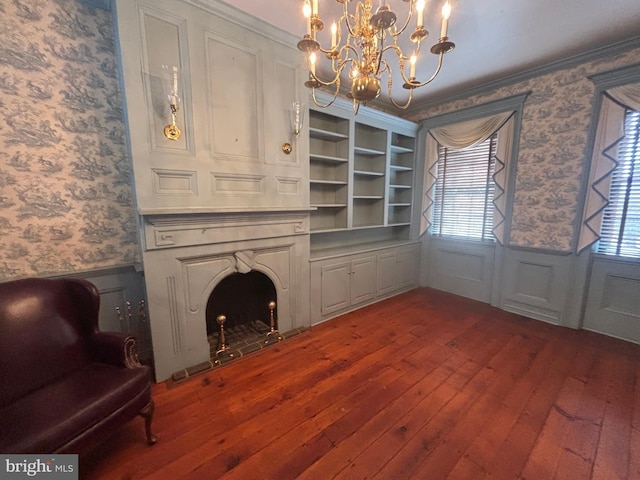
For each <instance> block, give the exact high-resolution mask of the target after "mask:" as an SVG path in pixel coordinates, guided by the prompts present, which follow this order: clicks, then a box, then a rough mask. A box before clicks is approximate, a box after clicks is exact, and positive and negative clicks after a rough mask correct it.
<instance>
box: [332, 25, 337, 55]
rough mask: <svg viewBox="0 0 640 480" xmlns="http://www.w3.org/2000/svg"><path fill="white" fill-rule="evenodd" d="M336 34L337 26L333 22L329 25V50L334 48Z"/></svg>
mask: <svg viewBox="0 0 640 480" xmlns="http://www.w3.org/2000/svg"><path fill="white" fill-rule="evenodd" d="M337 34H338V24H337V23H336V22H333V23H332V24H331V50H333V49H334V48H336V36H337Z"/></svg>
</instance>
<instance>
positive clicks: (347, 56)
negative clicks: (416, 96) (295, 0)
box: [298, 0, 455, 112]
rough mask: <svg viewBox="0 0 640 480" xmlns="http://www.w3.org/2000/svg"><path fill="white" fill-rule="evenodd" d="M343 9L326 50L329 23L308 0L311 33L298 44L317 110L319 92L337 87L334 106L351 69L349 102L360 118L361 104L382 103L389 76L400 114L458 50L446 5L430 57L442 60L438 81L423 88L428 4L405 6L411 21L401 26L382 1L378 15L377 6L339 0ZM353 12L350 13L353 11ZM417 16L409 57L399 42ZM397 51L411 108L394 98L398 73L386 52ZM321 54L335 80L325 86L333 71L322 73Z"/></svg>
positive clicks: (411, 1)
mask: <svg viewBox="0 0 640 480" xmlns="http://www.w3.org/2000/svg"><path fill="white" fill-rule="evenodd" d="M337 1H338V2H339V3H342V7H343V8H342V12H343V13H342V16H341V17H340V19H339V20H338V21H333V22H332V25H331V32H330V35H329V38H330V39H331V45H330V48H326V49H325V48H323V47H322V46H321V45H320V43H319V41H318V37H317V33H318V32H319V31H321V30H322V29H323V28H324V22H323V20H321V19H320V16H319V13H318V11H319V5H318V4H319V0H305V3H304V7H303V14H304V17H305V19H306V22H307V33H306V34H305V35H304V36H303V38H302V39H301V40H300V41H299V42H298V49H299V50H300V51H302V52H304V53H305V54H306V56H307V66H308V69H309V79H308V80H307V81H306V82H305V86H307V87H308V88H311V89H312V99H313V101H314V103H315V104H316V105H317V106H318V107H321V108H322V107H325V106H328V105H330V104H331V103H333V100H332V101H330V102H329V104H328V105H320V104H318V102H317V101H316V96H315V89H316V88H319V87H334V88H335V92H334V94H333V95H334V100H335V97H336V96H337V95H338V93H339V89H340V77H341V75H342V74H343V72H345V68H346V67H347V65H348V66H349V78H350V81H351V89H350V93H349V94H348V95H347V96H348V97H350V98H352V99H353V103H354V111H355V112H357V110H358V108H359V105H360V104H366V103H367V102H368V101H371V100H374V99H376V98H378V96H379V95H380V84H381V80H382V77H383V75H386V76H387V84H388V96H389V100H390V101H391V102H392V104H393V105H395V106H396V107H398V108H402V109H404V108H407V107H408V106H409V104H410V103H411V100H412V98H413V90H414V89H415V88H418V87H422V86H424V85H426V84H427V83H430V82H432V81H433V80H434V79H435V78H436V76H437V75H438V74H439V73H440V69H441V68H442V61H443V56H444V54H445V53H448V52H450V51H451V50H453V49H454V47H455V44H454V43H453V42H451V41H449V38H448V37H447V32H448V28H449V20H450V15H451V4H450V1H449V0H446V1H445V3H444V5H443V6H442V25H441V30H440V38H439V40H438V41H437V42H436V43H435V44H434V45H433V46H432V47H431V48H430V51H431V53H433V54H435V55H437V56H438V61H437V66H436V69H435V72H434V73H433V75H432V76H431V77H430V78H428V79H427V80H426V81H423V82H420V81H418V80H417V78H416V68H417V64H418V62H419V61H421V55H420V46H421V42H422V41H423V40H425V39H426V38H427V36H428V35H429V32H428V31H427V30H426V29H425V28H424V23H425V22H424V20H425V12H424V9H425V0H405V2H404V3H405V4H407V7H406V8H407V14H406V21H405V22H404V23H403V24H402V25H401V27H399V26H398V24H397V14H396V12H393V11H392V10H391V7H390V6H389V4H388V2H387V1H386V0H381V1H380V3H379V6H378V8H377V9H374V7H373V4H372V3H373V0H358V1H355V0H337ZM352 4H353V9H352V11H350V5H352ZM414 16H415V30H414V31H413V32H412V33H411V34H410V36H409V39H410V40H411V42H412V43H413V44H414V47H413V52H412V53H411V55H409V56H407V55H405V54H404V53H403V52H402V48H401V47H400V44H399V39H400V38H401V36H402V35H403V33H404V32H405V29H406V28H407V27H408V26H409V25H410V24H411V25H413V23H412V20H413V18H414ZM341 26H343V27H345V34H346V35H345V37H344V38H343V36H342V28H341ZM389 50H392V51H393V52H394V53H395V55H396V62H397V65H398V69H399V70H400V77H401V79H402V81H403V87H404V88H405V89H406V90H408V95H407V96H408V98H407V99H406V103H403V102H398V101H397V100H396V99H394V98H392V84H393V71H392V69H391V66H390V65H391V64H390V63H389V59H388V57H386V55H389V54H388V53H387V52H388V51H389ZM318 52H322V53H324V54H325V55H324V56H326V58H327V59H328V60H329V61H330V70H329V73H330V74H331V75H332V77H331V78H329V79H327V80H323V79H322V78H320V77H325V76H326V74H327V73H328V72H327V70H328V69H324V68H322V66H321V65H320V60H321V59H320V58H319V57H318ZM405 61H409V68H408V70H409V76H408V78H407V75H406V72H405V70H404V68H405Z"/></svg>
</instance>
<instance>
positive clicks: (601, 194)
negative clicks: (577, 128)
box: [576, 83, 640, 253]
mask: <svg viewBox="0 0 640 480" xmlns="http://www.w3.org/2000/svg"><path fill="white" fill-rule="evenodd" d="M606 94H607V95H605V96H603V99H602V106H601V109H600V116H599V117H598V127H597V131H596V137H595V139H594V144H593V154H592V156H591V168H590V170H589V184H588V185H589V186H588V188H587V193H586V196H585V202H584V209H583V213H582V218H583V220H582V224H581V226H580V232H579V235H578V244H577V247H576V249H577V252H578V253H580V252H582V251H583V250H584V249H585V248H587V247H589V246H591V245H593V244H594V243H595V242H597V241H598V240H599V239H600V229H601V227H602V216H603V214H604V209H605V208H606V206H607V204H608V202H609V190H610V187H611V173H613V171H614V170H615V168H616V166H617V164H618V163H617V160H616V157H617V148H618V144H619V143H620V141H621V140H622V139H623V138H624V115H625V110H626V108H631V109H633V110H639V111H640V83H635V84H631V85H624V86H620V87H615V88H611V89H609V90H607V91H606ZM614 100H615V101H614Z"/></svg>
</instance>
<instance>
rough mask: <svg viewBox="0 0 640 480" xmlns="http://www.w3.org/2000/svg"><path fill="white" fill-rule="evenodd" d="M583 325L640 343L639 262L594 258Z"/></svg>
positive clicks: (589, 328)
mask: <svg viewBox="0 0 640 480" xmlns="http://www.w3.org/2000/svg"><path fill="white" fill-rule="evenodd" d="M583 328H584V329H585V330H592V331H594V332H600V333H604V334H605V335H610V336H612V337H617V338H622V339H625V340H629V341H631V342H635V343H640V262H638V261H635V262H622V261H619V260H612V259H608V258H603V257H597V258H594V260H593V264H592V268H591V281H590V284H589V291H588V295H587V303H586V309H585V314H584V323H583Z"/></svg>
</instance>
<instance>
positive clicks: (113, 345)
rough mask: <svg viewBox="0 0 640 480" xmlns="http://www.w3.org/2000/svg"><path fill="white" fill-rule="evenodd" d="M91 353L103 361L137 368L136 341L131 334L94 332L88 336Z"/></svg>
mask: <svg viewBox="0 0 640 480" xmlns="http://www.w3.org/2000/svg"><path fill="white" fill-rule="evenodd" d="M90 341H91V347H92V354H93V356H94V357H95V358H96V360H99V361H101V362H103V363H109V364H112V365H118V366H121V367H125V368H138V367H141V366H142V365H141V364H140V360H139V359H138V342H137V340H136V338H135V337H134V336H133V335H129V334H126V333H120V332H96V333H94V334H93V335H91V337H90Z"/></svg>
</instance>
